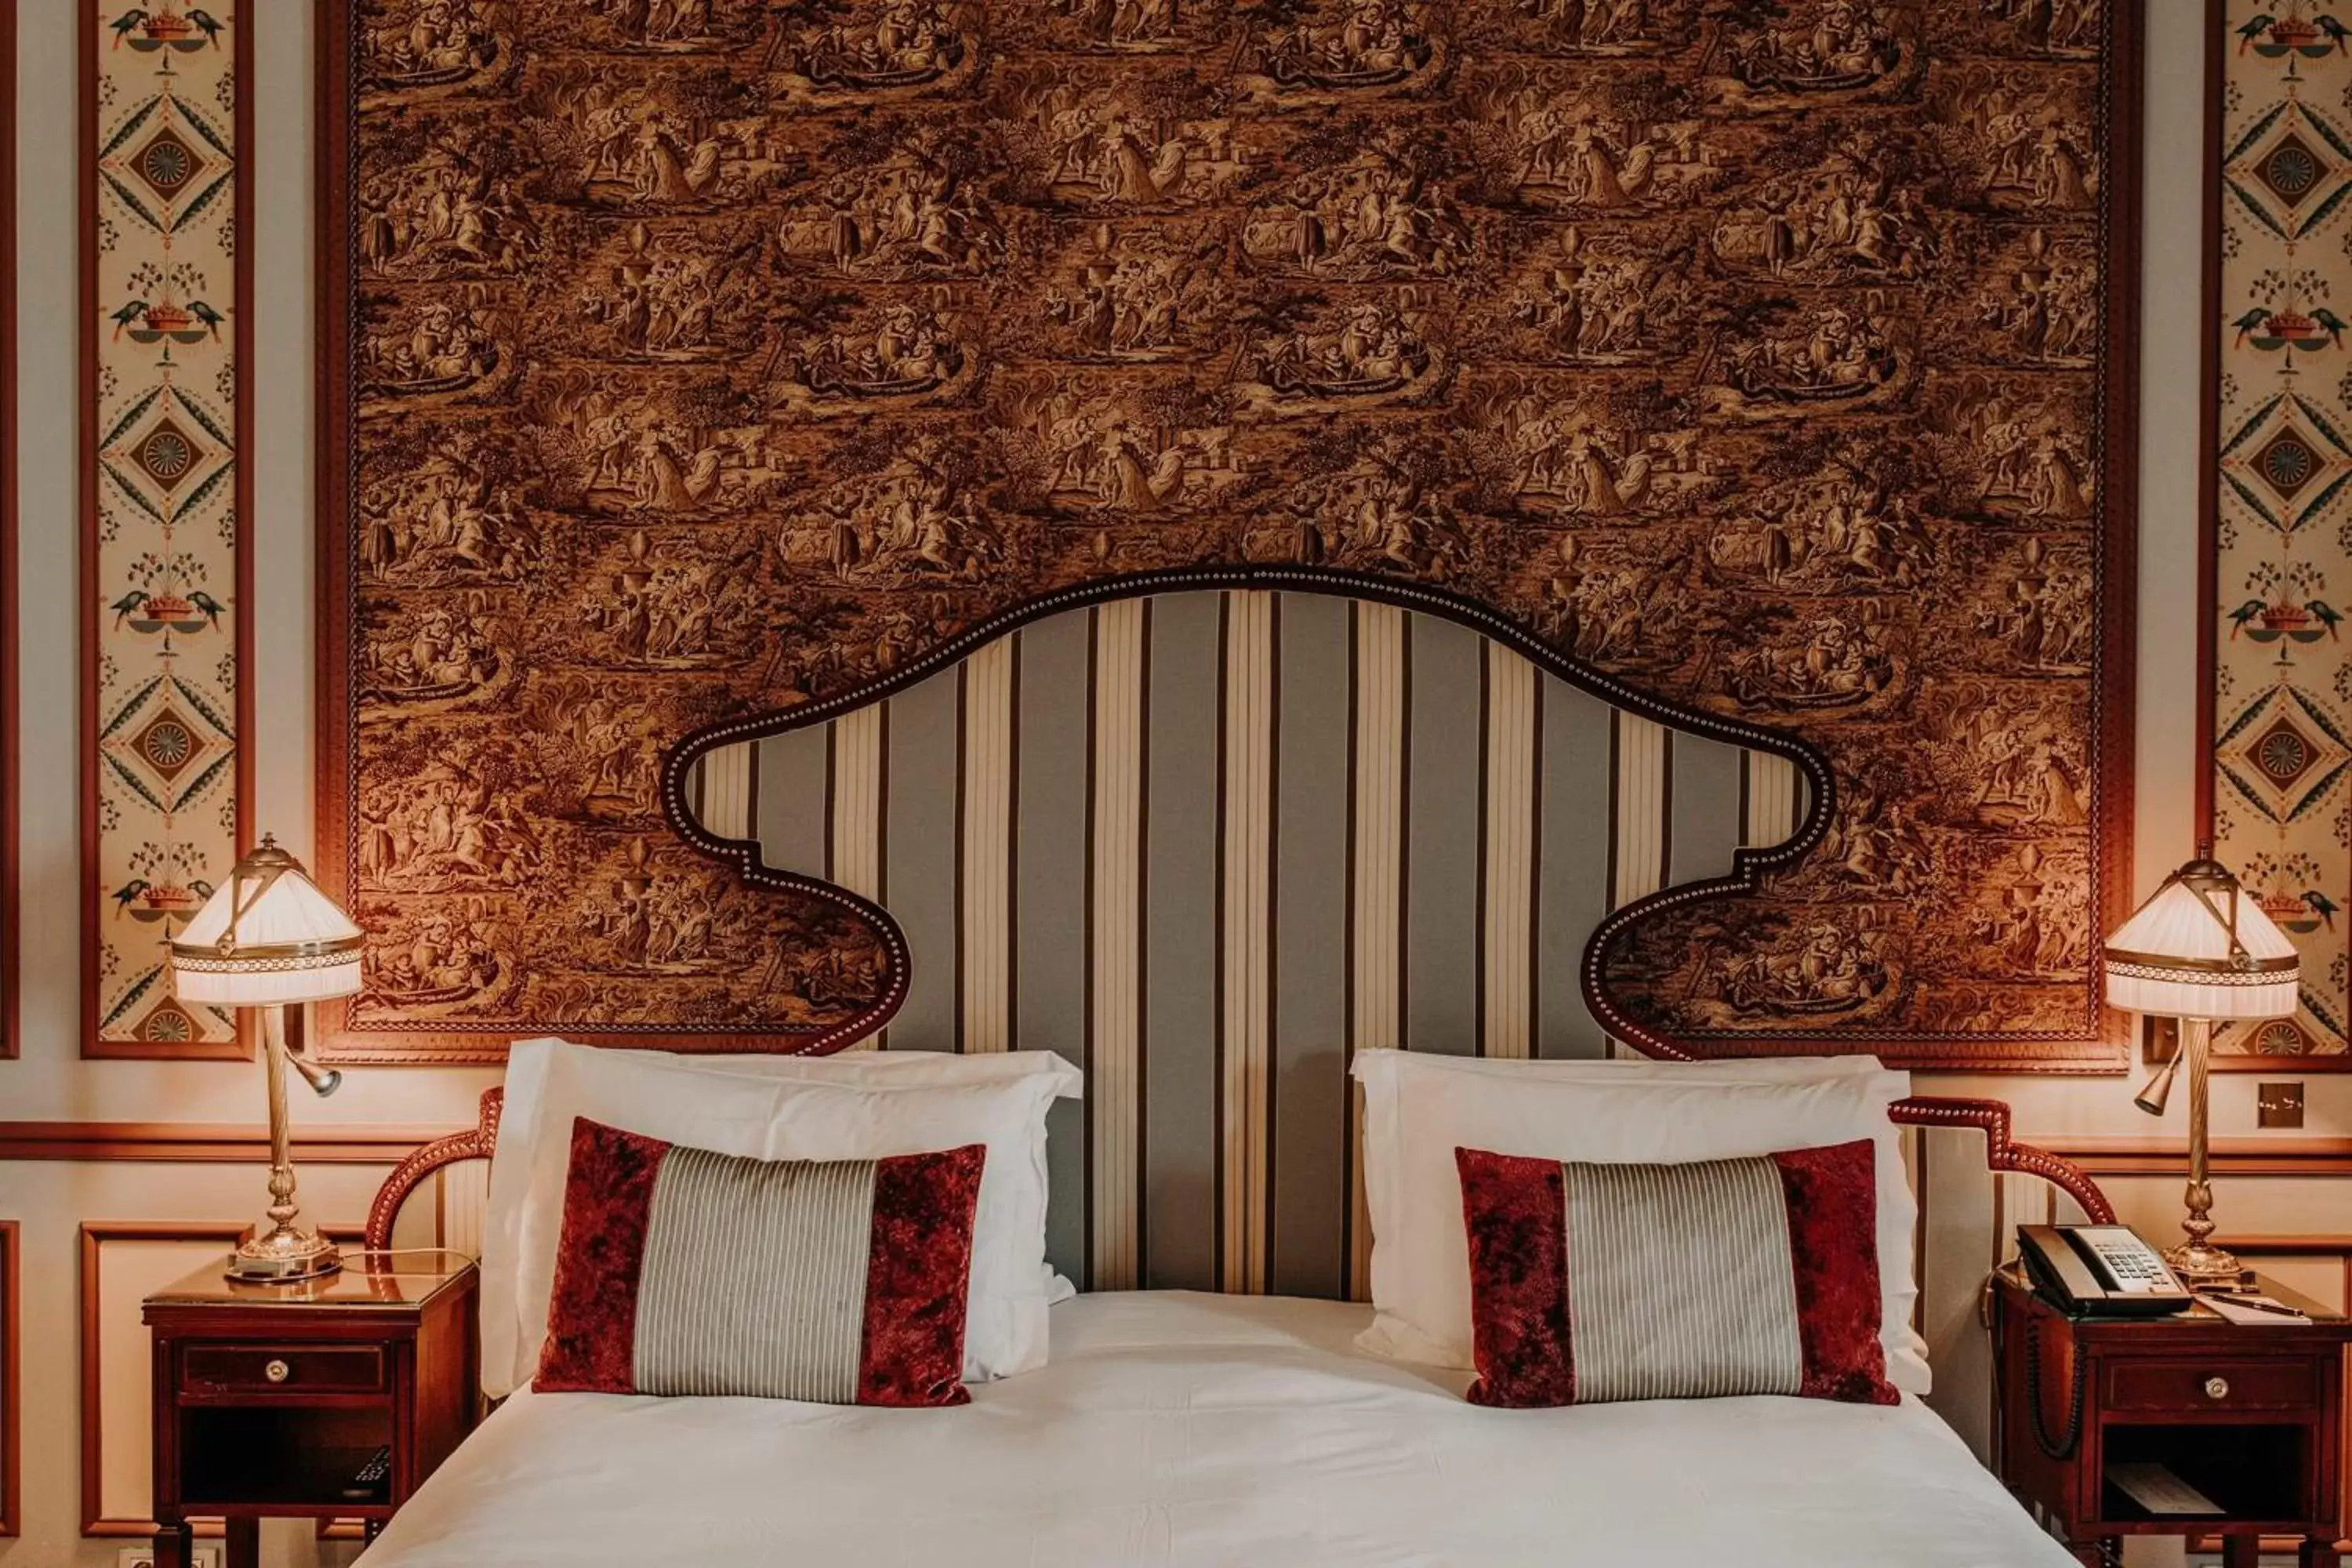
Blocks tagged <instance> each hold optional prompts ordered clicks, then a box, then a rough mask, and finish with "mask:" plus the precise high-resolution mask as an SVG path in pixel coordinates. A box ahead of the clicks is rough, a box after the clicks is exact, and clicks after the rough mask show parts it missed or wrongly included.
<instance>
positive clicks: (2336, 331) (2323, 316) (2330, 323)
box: [2311, 305, 2352, 349]
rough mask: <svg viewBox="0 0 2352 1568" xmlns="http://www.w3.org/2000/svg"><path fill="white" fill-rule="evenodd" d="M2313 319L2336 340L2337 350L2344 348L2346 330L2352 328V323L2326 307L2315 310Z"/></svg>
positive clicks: (2312, 315)
mask: <svg viewBox="0 0 2352 1568" xmlns="http://www.w3.org/2000/svg"><path fill="white" fill-rule="evenodd" d="M2311 319H2312V320H2313V321H2317V322H2318V323H2319V324H2320V325H2321V326H2323V327H2326V329H2327V335H2328V336H2329V337H2331V338H2333V339H2335V340H2336V347H2337V348H2339V349H2340V348H2342V347H2343V346H2344V330H2345V329H2346V328H2347V327H2352V321H2346V320H2345V319H2344V318H2343V317H2341V316H2339V315H2337V314H2336V312H2335V311H2333V310H2329V309H2328V308H2327V307H2326V306H2325V305H2322V306H2321V307H2319V309H2317V310H2314V311H2313V312H2312V313H2311Z"/></svg>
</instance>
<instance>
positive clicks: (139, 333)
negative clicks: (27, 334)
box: [80, 0, 252, 1056]
mask: <svg viewBox="0 0 2352 1568" xmlns="http://www.w3.org/2000/svg"><path fill="white" fill-rule="evenodd" d="M80 9H81V12H82V15H83V17H84V20H85V23H86V26H85V28H84V32H83V37H82V40H81V47H82V50H83V51H84V57H85V61H86V64H87V67H88V74H87V75H86V77H85V79H84V88H85V93H86V97H85V108H86V110H87V112H88V114H89V122H88V123H87V124H85V125H84V127H83V131H84V133H85V134H86V135H87V136H88V137H89V143H88V145H87V147H86V150H85V154H84V164H83V174H84V178H85V180H86V182H87V184H88V189H87V190H86V191H85V193H84V203H85V207H84V210H85V214H86V220H87V226H86V229H85V232H84V234H83V237H82V246H83V266H84V277H83V300H84V304H85V307H86V309H87V312H88V319H87V320H86V321H85V322H84V324H83V330H84V331H86V332H87V333H89V337H88V339H87V347H86V353H87V354H88V355H89V365H88V367H87V368H86V370H85V380H86V382H87V383H88V386H87V395H88V398H89V402H88V405H87V406H85V408H84V410H83V421H84V423H83V431H84V439H83V454H82V455H83V461H84V463H85V464H86V465H87V466H86V468H85V471H84V473H83V476H82V482H83V485H84V493H85V496H86V498H87V499H86V507H87V510H86V514H85V516H84V518H83V539H82V552H83V553H82V569H83V589H84V594H85V602H84V604H83V606H82V616H83V627H84V630H83V645H84V649H83V651H84V663H85V668H84V672H83V679H84V680H85V682H86V683H87V685H86V688H85V710H86V714H85V716H86V730H85V732H86V733H87V734H89V736H90V737H91V738H92V743H93V745H94V750H93V752H91V754H89V755H88V756H86V757H85V758H84V759H83V761H82V766H83V768H84V769H85V770H86V772H85V782H84V798H83V813H84V818H85V826H84V833H85V835H86V837H85V856H86V861H85V878H86V883H87V885H86V886H85V888H84V890H83V900H84V924H85V930H86V933H87V940H86V941H85V943H84V952H85V955H86V956H85V960H84V962H85V964H86V965H87V967H88V968H89V984H88V985H87V986H86V987H85V995H86V996H87V997H88V998H89V1001H88V1004H87V1005H88V1008H89V1020H88V1026H89V1034H88V1036H87V1037H86V1039H87V1044H86V1047H85V1048H86V1049H87V1050H89V1052H90V1053H91V1054H93V1055H100V1056H123V1055H185V1054H189V1053H190V1052H194V1053H196V1054H204V1055H221V1054H236V1055H241V1054H243V1052H242V1047H240V1046H239V1045H238V1043H237V1039H236V1025H235V1023H234V1022H233V1021H232V1020H231V1018H230V1016H228V1015H227V1014H226V1013H225V1012H223V1011H222V1010H221V1009H219V1008H216V1007H210V1006H203V1005H184V1004H183V1003H181V1002H180V1001H179V1000H178V998H176V997H175V996H174V995H173V990H172V974H171V966H170V964H169V963H166V962H165V958H164V947H163V943H164V942H166V941H168V940H169V938H170V937H171V936H172V934H173V932H175V931H177V930H178V929H179V927H180V925H181V924H182V923H183V922H184V921H186V920H187V919H188V917H189V916H191V915H193V914H194V913H195V912H196V910H198V909H199V908H200V907H202V905H203V904H204V901H205V899H206V898H208V897H210V896H211V893H212V889H213V883H214V881H215V879H219V878H220V877H222V876H223V875H224V874H225V873H226V870H227V868H229V866H230V865H231V864H233V863H234V862H235V860H236V855H237V850H238V847H239V846H240V845H241V843H242V842H243V839H244V832H243V828H244V817H243V815H242V813H243V810H244V802H245V800H246V797H247V793H248V792H247V789H246V787H245V781H246V779H247V763H246V760H245V752H244V744H243V742H244V737H245V735H246V733H247V731H248V729H249V728H250V726H249V723H248V720H249V717H250V714H249V709H250V701H249V699H248V698H247V693H246V689H245V680H244V676H243V671H242V666H243V663H244V655H245V652H246V650H247V648H249V647H250V646H251V637H250V628H248V627H247V625H246V624H245V619H244V616H245V608H244V607H245V605H246V604H247V597H248V595H247V592H246V590H247V584H248V583H249V565H248V563H247V559H246V544H245V535H244V529H245V521H246V510H247V495H248V490H247V482H246V480H245V479H244V477H243V476H244V468H243V467H242V465H241V463H240V460H239V450H238V448H239V444H240V442H241V441H242V439H243V437H244V433H245V423H246V419H245V415H246V409H247V395H246V389H245V387H244V386H243V384H242V374H243V363H244V361H243V351H244V349H245V346H246V345H247V343H248V342H250V331H251V328H250V324H249V312H247V311H246V310H245V304H246V301H247V289H248V285H247V281H246V280H245V279H244V278H243V276H242V268H243V267H244V262H243V259H242V252H243V247H242V235H243V230H244V228H245V225H244V223H243V220H242V217H241V216H240V215H241V214H242V213H243V212H244V211H245V210H247V209H246V203H247V200H248V199H249V195H248V193H247V192H245V191H244V190H243V189H242V188H241V187H242V185H243V184H244V174H243V170H242V167H241V163H240V159H241V156H242V153H243V149H244V144H245V135H244V131H243V127H244V126H246V125H247V123H248V111H247V109H246V107H245V106H244V105H243V103H242V101H241V99H240V82H241V74H240V68H239V61H240V59H241V58H242V57H243V52H244V48H245V45H244V42H243V37H242V35H241V34H240V33H239V31H238V29H237V27H236V25H235V21H234V19H230V20H224V19H223V18H222V17H221V16H216V15H215V13H213V12H210V11H207V10H205V9H204V8H203V7H201V6H189V5H184V4H179V3H177V0H156V3H155V4H154V5H150V6H145V7H126V6H120V5H110V4H104V3H101V0H86V3H84V4H83V5H81V6H80ZM224 9H226V7H225V8H224ZM251 9H252V7H250V6H247V7H244V8H242V9H240V10H239V11H237V12H236V13H235V14H234V16H244V15H247V14H249V12H250V11H251Z"/></svg>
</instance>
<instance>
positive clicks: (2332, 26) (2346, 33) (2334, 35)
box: [2311, 16, 2352, 55]
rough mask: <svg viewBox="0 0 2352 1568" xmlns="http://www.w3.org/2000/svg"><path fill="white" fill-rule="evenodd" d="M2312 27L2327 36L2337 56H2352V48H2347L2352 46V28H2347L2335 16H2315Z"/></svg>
mask: <svg viewBox="0 0 2352 1568" xmlns="http://www.w3.org/2000/svg"><path fill="white" fill-rule="evenodd" d="M2311 25H2312V26H2315V27H2316V28H2318V29H2319V30H2320V31H2321V32H2323V33H2325V34H2326V35H2327V37H2328V39H2329V41H2330V42H2332V43H2333V44H2335V46H2336V53H2337V54H2339V55H2341V54H2352V47H2347V46H2352V27H2347V26H2345V25H2344V24H2343V23H2341V22H2339V21H2337V20H2336V18H2335V17H2333V16H2314V17H2313V18H2312V19H2311Z"/></svg>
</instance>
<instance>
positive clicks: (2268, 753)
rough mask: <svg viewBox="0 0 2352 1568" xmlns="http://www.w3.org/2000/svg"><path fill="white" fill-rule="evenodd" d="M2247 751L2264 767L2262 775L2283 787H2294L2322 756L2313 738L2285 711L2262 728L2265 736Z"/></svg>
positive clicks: (2257, 763)
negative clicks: (2268, 725)
mask: <svg viewBox="0 0 2352 1568" xmlns="http://www.w3.org/2000/svg"><path fill="white" fill-rule="evenodd" d="M2247 754H2248V755H2249V756H2251V757H2252V758H2253V762H2254V765H2255V766H2256V767H2258V768H2260V769H2262V770H2263V777H2264V778H2267V779H2269V780H2270V781H2271V783H2273V784H2276V785H2278V787H2279V788H2281V789H2287V788H2291V787H2292V786H2293V785H2294V781H2295V780H2297V779H2299V778H2301V777H2302V776H2303V775H2304V774H2305V773H2309V772H2310V771H2311V764H2312V763H2315V762H2316V761H2317V760H2318V758H2319V751H2318V748H2316V747H2315V746H2314V745H2313V744H2312V743H2311V738H2310V737H2309V736H2307V735H2305V733H2304V732H2303V731H2301V730H2298V729H2296V728H2295V726H2294V720H2292V719H2290V718H2287V717H2285V716H2284V715H2281V716H2280V718H2279V719H2278V721H2276V722H2275V723H2273V724H2272V725H2271V727H2270V728H2269V729H2267V730H2265V731H2263V733H2262V738H2261V739H2259V740H2257V741H2256V742H2254V743H2253V744H2252V746H2251V747H2249V748H2247Z"/></svg>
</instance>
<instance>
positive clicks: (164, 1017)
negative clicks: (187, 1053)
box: [136, 998, 202, 1044]
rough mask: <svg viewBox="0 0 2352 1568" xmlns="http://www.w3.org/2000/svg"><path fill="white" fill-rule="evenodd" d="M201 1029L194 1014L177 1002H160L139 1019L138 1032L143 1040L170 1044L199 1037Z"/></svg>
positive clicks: (167, 1000)
mask: <svg viewBox="0 0 2352 1568" xmlns="http://www.w3.org/2000/svg"><path fill="white" fill-rule="evenodd" d="M201 1032H202V1031H201V1029H200V1027H199V1026H198V1025H197V1023H196V1020H195V1018H194V1016H193V1015H191V1014H190V1013H189V1012H188V1010H187V1009H186V1008H185V1007H183V1006H181V1005H179V1004H178V1003H177V1002H173V1001H171V1000H169V999H168V998H167V999H166V1000H164V1001H162V1002H158V1003H156V1004H155V1005H154V1006H152V1007H150V1008H149V1009H148V1010H147V1016H145V1017H143V1018H142V1019H140V1020H139V1024H138V1027H137V1030H136V1033H137V1035H138V1037H139V1038H141V1039H142V1040H153V1041H156V1042H159V1043H164V1044H170V1043H176V1042H179V1041H183V1040H193V1039H195V1038H197V1037H198V1036H199V1034H200V1033H201Z"/></svg>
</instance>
